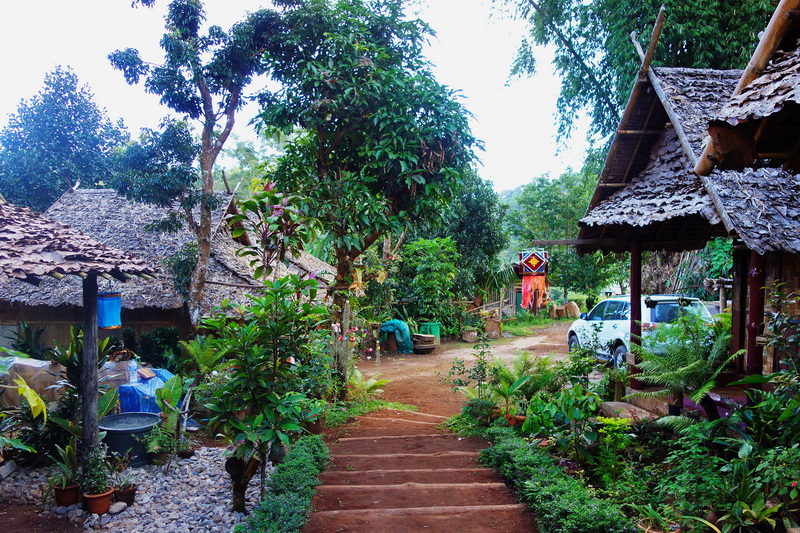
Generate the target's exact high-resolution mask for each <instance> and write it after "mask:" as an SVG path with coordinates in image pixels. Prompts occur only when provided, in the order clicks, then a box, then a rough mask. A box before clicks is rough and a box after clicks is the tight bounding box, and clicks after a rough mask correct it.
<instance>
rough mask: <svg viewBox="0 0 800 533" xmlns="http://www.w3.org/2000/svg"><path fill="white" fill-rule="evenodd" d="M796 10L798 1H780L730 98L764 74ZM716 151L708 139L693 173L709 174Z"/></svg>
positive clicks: (713, 144) (714, 145)
mask: <svg viewBox="0 0 800 533" xmlns="http://www.w3.org/2000/svg"><path fill="white" fill-rule="evenodd" d="M798 8H800V0H781V3H780V4H778V7H777V8H775V12H774V13H773V14H772V18H770V20H769V24H767V28H766V29H765V30H764V33H763V34H762V35H761V40H760V41H759V43H758V46H757V47H756V50H755V52H753V56H752V57H751V58H750V62H749V63H748V64H747V67H746V68H745V69H744V73H742V77H741V78H739V83H738V85H736V89H735V90H734V91H733V94H732V95H731V96H735V95H737V94H739V93H741V92H742V91H743V90H744V88H745V87H747V86H748V85H750V83H751V82H752V81H753V80H754V79H756V78H758V77H759V76H760V75H761V74H762V73H763V72H764V68H765V67H766V66H767V64H769V60H770V59H771V58H772V56H773V54H774V53H775V51H776V50H777V48H778V45H779V44H780V42H781V39H782V38H783V35H784V34H785V33H786V30H787V29H788V28H789V26H791V24H792V12H793V11H794V10H797V9H798ZM717 151H718V148H717V145H716V142H715V141H714V139H710V140H709V141H708V143H707V144H706V147H705V149H704V150H703V154H702V155H701V156H700V158H699V159H698V161H697V164H696V165H695V167H694V171H695V172H696V173H697V174H699V175H701V176H707V175H708V174H710V173H711V170H713V168H714V165H715V164H716V163H715V159H714V157H715V154H716V153H717Z"/></svg>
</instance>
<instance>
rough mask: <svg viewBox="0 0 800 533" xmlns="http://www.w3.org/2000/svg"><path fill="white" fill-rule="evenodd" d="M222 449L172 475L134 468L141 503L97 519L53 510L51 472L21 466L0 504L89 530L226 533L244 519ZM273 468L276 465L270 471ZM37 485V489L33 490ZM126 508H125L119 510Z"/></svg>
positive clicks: (5, 484) (253, 498)
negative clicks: (234, 506) (32, 508)
mask: <svg viewBox="0 0 800 533" xmlns="http://www.w3.org/2000/svg"><path fill="white" fill-rule="evenodd" d="M223 452H224V449H223V448H199V449H198V450H197V452H196V453H195V455H194V457H192V458H189V459H180V460H178V461H177V462H176V463H173V465H172V467H171V469H170V471H169V472H166V473H165V472H164V468H163V467H161V466H154V465H147V466H143V467H140V468H130V469H129V471H130V472H131V473H132V474H133V475H134V477H135V478H136V483H137V484H138V485H139V490H138V491H137V493H136V502H135V503H134V504H133V505H132V506H130V507H127V508H125V504H124V503H122V502H119V503H117V504H112V505H115V506H117V507H116V508H112V511H117V513H116V514H111V513H108V514H104V515H93V514H90V513H88V512H85V511H82V510H81V509H80V505H73V506H70V507H55V506H53V507H51V505H52V503H53V500H52V497H50V498H48V501H47V502H45V503H42V501H43V496H44V494H45V492H46V490H47V469H46V468H38V469H29V468H18V469H17V471H16V472H14V473H13V474H11V476H9V477H8V478H6V479H4V480H3V481H2V482H0V501H3V500H5V501H11V502H20V503H29V504H34V505H36V506H37V507H39V508H42V507H43V508H44V510H46V511H49V512H50V513H52V514H55V515H57V516H65V517H67V518H68V519H69V520H70V521H72V522H73V523H80V522H81V521H83V524H84V528H85V529H86V530H87V531H97V530H100V531H114V532H119V533H126V532H131V533H133V532H136V533H155V532H158V533H185V532H192V533H227V532H229V531H231V530H232V529H233V527H234V526H235V525H236V523H238V522H239V521H241V520H242V518H243V515H242V514H241V513H234V512H232V511H231V510H230V507H231V494H232V493H231V482H230V477H229V476H228V474H227V473H226V472H225V467H224V461H225V459H224V458H223V456H222V454H223ZM268 468H269V469H271V467H268ZM258 481H259V478H258V475H256V476H254V477H253V480H252V481H251V483H250V486H249V488H248V490H247V508H248V509H252V508H253V507H254V506H255V504H256V502H257V501H258V491H259V489H258ZM32 487H34V488H33V489H32ZM120 508H121V509H120Z"/></svg>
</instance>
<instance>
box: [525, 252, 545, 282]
mask: <svg viewBox="0 0 800 533" xmlns="http://www.w3.org/2000/svg"><path fill="white" fill-rule="evenodd" d="M547 263H548V258H547V252H545V251H544V250H525V251H522V252H520V253H519V264H520V270H521V272H522V275H523V276H531V275H533V276H544V275H546V274H547Z"/></svg>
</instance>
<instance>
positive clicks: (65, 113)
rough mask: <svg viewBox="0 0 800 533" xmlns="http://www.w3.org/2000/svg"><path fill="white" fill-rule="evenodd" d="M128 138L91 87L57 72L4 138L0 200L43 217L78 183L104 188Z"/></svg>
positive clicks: (72, 75)
mask: <svg viewBox="0 0 800 533" xmlns="http://www.w3.org/2000/svg"><path fill="white" fill-rule="evenodd" d="M126 137H127V133H126V132H125V130H124V128H123V125H122V123H121V122H120V123H118V124H114V123H112V122H111V121H110V120H109V119H108V117H107V116H106V114H105V110H103V109H101V108H99V107H97V104H95V102H94V95H93V94H92V92H91V90H90V89H89V87H88V86H87V85H80V82H79V81H78V76H76V75H75V73H74V72H73V71H72V70H71V69H70V68H69V67H67V68H63V67H57V68H56V69H55V70H54V71H53V72H50V73H49V74H47V75H46V76H45V79H44V86H43V87H42V90H41V91H40V92H39V94H37V95H36V96H34V97H33V98H31V99H30V100H23V101H22V102H20V105H19V107H18V108H17V113H16V114H13V115H11V116H10V117H9V121H8V125H7V126H6V127H5V128H3V130H2V131H1V132H0V194H2V195H3V196H5V198H6V199H8V200H9V201H10V202H13V203H15V204H18V205H24V206H28V207H30V208H32V209H34V210H36V211H44V210H45V209H47V208H48V207H50V205H51V204H52V203H53V202H54V201H55V200H56V199H57V198H58V197H59V196H61V195H62V194H63V193H64V192H66V191H67V190H68V189H69V188H70V187H73V186H75V185H76V184H77V182H78V181H80V182H81V185H82V186H88V187H94V186H97V185H102V184H103V183H104V182H106V181H107V180H108V179H109V177H110V173H111V162H110V155H111V153H112V151H113V150H114V148H115V147H117V146H119V145H120V144H122V143H123V142H124V141H125V140H126Z"/></svg>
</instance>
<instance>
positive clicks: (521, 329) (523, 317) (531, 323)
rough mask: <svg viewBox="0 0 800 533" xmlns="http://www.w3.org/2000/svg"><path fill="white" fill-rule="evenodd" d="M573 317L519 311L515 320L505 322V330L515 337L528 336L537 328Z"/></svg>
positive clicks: (569, 319)
mask: <svg viewBox="0 0 800 533" xmlns="http://www.w3.org/2000/svg"><path fill="white" fill-rule="evenodd" d="M572 320H573V319H571V318H556V319H552V318H550V316H548V315H547V314H546V313H539V314H538V315H532V314H530V313H527V312H524V311H523V312H521V313H517V317H516V318H515V319H514V320H509V321H507V322H503V331H504V332H509V333H511V334H513V335H514V336H515V337H528V336H530V335H533V334H534V333H535V330H536V329H541V328H544V327H547V326H552V325H554V324H559V323H562V322H566V321H570V322H572Z"/></svg>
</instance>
